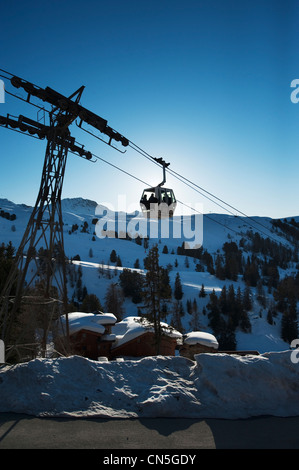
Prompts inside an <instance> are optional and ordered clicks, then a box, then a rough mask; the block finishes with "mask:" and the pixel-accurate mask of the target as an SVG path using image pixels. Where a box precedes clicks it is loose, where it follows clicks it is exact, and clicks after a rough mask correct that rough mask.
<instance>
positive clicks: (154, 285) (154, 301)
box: [143, 244, 163, 354]
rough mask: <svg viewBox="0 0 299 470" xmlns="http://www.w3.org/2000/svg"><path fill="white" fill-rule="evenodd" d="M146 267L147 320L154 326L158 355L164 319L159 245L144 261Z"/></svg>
mask: <svg viewBox="0 0 299 470" xmlns="http://www.w3.org/2000/svg"><path fill="white" fill-rule="evenodd" d="M144 266H145V268H146V270H147V272H146V275H145V287H144V290H143V298H144V304H145V307H146V312H147V313H146V318H147V319H148V320H149V321H150V322H152V323H153V325H154V332H155V347H156V354H159V353H160V344H161V338H162V327H161V321H162V319H163V311H162V302H161V300H162V299H161V277H162V270H161V267H160V265H159V251H158V245H157V244H156V245H154V246H153V247H152V248H150V250H149V253H148V256H147V257H146V258H145V259H144Z"/></svg>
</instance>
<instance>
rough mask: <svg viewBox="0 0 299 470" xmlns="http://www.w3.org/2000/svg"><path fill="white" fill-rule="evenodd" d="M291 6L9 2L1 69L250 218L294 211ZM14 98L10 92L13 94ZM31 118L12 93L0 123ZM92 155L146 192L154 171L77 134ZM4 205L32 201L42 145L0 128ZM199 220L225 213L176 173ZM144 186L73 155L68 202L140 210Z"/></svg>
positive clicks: (298, 167) (222, 0)
mask: <svg viewBox="0 0 299 470" xmlns="http://www.w3.org/2000/svg"><path fill="white" fill-rule="evenodd" d="M298 19H299V8H298V1H297V0H251V1H247V0H246V1H245V0H244V1H243V0H227V1H226V0H213V1H212V0H185V1H184V2H182V1H177V0H149V1H147V2H144V1H140V0H139V1H137V0H127V1H124V0H109V1H106V0H105V1H102V0H85V1H84V2H83V1H79V0H72V1H61V0H60V1H58V0H51V1H48V2H41V1H37V0H28V1H26V2H19V0H17V1H16V0H10V1H9V2H3V4H2V5H1V49H0V58H1V60H0V68H2V69H4V70H8V71H9V72H12V73H14V74H16V75H19V76H20V77H22V78H25V79H27V80H29V81H31V82H33V83H35V84H37V85H39V86H41V87H46V86H50V87H51V88H54V89H56V90H57V91H59V92H60V93H63V94H66V95H70V94H71V93H72V92H73V91H75V90H76V89H78V88H79V87H80V86H81V85H85V87H86V88H85V90H84V93H83V96H82V99H81V104H82V105H83V106H86V107H87V108H89V109H91V110H92V111H93V112H95V113H97V114H99V115H100V116H102V117H103V118H105V119H107V120H108V124H109V125H110V126H111V127H113V128H114V129H116V130H118V131H119V132H121V133H122V134H123V135H125V136H126V137H128V138H129V139H130V140H131V141H133V142H134V143H136V144H137V145H138V146H140V147H141V148H143V149H144V150H146V151H147V152H148V153H150V154H151V155H153V156H157V157H159V156H162V157H164V158H165V160H166V161H169V162H171V167H170V168H172V169H173V170H174V171H176V172H178V173H180V174H182V175H183V176H185V177H186V178H189V179H190V180H192V181H193V182H195V183H196V184H198V185H199V186H201V187H203V188H204V189H206V190H207V191H210V192H211V193H213V194H215V195H216V196H218V197H219V198H221V199H223V200H224V201H226V202H228V203H230V204H231V205H232V206H235V207H236V208H237V209H239V210H241V211H242V212H244V213H246V214H248V215H261V216H270V217H285V216H295V215H299V205H298V201H299V185H298V174H299V158H298V149H299V148H298V147H299V145H298V138H297V135H298V131H299V126H298V124H299V103H298V104H294V103H292V102H291V100H290V94H291V91H292V89H291V88H290V84H291V81H292V80H293V79H296V78H299V60H298V58H299V49H298V39H299V37H298V36H299V33H298ZM14 91H16V90H15V89H14ZM7 113H12V114H14V115H18V114H24V115H27V116H28V117H32V118H34V119H35V118H36V112H35V110H34V108H32V107H30V106H28V105H23V104H22V103H21V102H19V101H18V100H15V99H13V98H11V97H10V96H8V95H7V96H6V102H5V104H0V114H7ZM71 130H72V132H73V134H74V135H75V136H76V137H77V139H78V140H79V141H80V142H81V143H83V144H85V145H86V148H88V149H90V150H91V151H92V152H93V153H95V154H97V155H99V156H101V157H103V158H104V159H107V160H109V161H111V163H113V164H115V165H117V166H120V167H121V168H123V169H124V170H126V171H129V172H131V173H133V174H134V175H136V176H137V177H138V178H140V179H142V180H144V181H146V182H148V183H149V184H150V185H155V184H157V183H159V182H160V181H161V179H162V172H161V171H160V170H159V168H158V167H156V166H155V165H153V164H152V163H151V162H149V161H147V160H146V159H144V158H143V157H141V156H140V155H139V154H138V153H136V152H134V151H133V150H131V149H128V150H127V152H126V153H125V154H120V153H118V152H116V151H114V150H111V149H109V148H108V147H107V146H106V145H104V144H102V143H101V142H100V141H98V140H96V139H93V138H90V137H88V136H87V134H83V133H82V132H81V133H80V134H79V133H78V130H77V129H76V127H75V126H73V127H72V128H71ZM0 143H1V145H0V158H1V171H0V197H6V198H8V199H10V200H13V201H14V202H17V203H20V202H24V203H27V204H30V205H34V203H35V200H36V196H37V192H38V189H39V184H40V177H41V171H42V165H43V159H44V153H45V147H46V143H45V142H44V141H37V140H35V139H30V138H29V137H26V136H24V135H21V134H17V133H15V132H12V131H9V130H7V129H3V128H0ZM167 186H170V187H172V188H173V189H174V190H175V193H176V196H177V198H178V199H179V200H181V201H183V202H185V203H186V204H189V205H193V206H194V205H195V204H197V203H202V204H203V210H204V212H224V211H223V210H222V209H220V208H219V207H218V206H216V205H215V204H212V203H211V202H210V201H208V200H207V199H205V198H203V197H202V196H201V195H200V194H198V193H196V192H194V191H192V190H190V189H189V188H188V187H186V186H185V185H183V184H182V183H180V182H178V181H177V180H176V179H174V178H173V177H170V176H169V178H168V181H167ZM142 190H143V185H142V184H141V183H138V182H137V181H135V180H134V179H131V178H130V177H129V176H126V175H124V174H123V173H121V172H118V171H117V170H115V169H113V168H111V167H109V166H107V165H106V164H104V163H100V162H99V163H96V164H94V165H93V164H91V163H89V162H87V161H85V160H82V159H80V158H79V157H75V156H73V155H71V154H70V155H69V157H68V163H67V169H66V175H65V182H64V189H63V197H84V198H89V199H92V200H95V201H97V202H98V203H104V202H110V203H111V204H112V205H113V206H114V207H116V208H117V195H118V194H120V195H122V197H124V196H125V197H126V201H127V205H129V204H133V205H135V206H136V208H138V202H139V198H140V195H141V192H142Z"/></svg>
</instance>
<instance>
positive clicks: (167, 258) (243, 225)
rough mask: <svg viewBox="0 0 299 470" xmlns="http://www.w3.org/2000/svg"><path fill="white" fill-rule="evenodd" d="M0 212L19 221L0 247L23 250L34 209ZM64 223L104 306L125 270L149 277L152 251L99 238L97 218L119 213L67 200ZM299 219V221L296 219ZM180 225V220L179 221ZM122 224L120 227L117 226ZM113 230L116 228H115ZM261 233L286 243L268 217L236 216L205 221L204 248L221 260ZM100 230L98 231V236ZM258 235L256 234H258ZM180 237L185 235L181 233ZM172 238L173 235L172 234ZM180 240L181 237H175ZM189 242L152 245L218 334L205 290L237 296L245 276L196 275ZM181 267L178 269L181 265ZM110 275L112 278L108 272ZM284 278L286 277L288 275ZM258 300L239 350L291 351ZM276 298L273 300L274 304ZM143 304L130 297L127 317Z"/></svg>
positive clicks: (2, 230) (13, 207) (1, 231)
mask: <svg viewBox="0 0 299 470" xmlns="http://www.w3.org/2000/svg"><path fill="white" fill-rule="evenodd" d="M0 208H1V209H2V210H4V211H7V212H9V213H11V214H13V213H14V214H16V220H14V221H9V220H6V219H4V218H2V217H0V243H2V242H4V243H8V242H9V241H10V240H11V241H12V244H13V246H15V247H16V248H17V247H18V245H19V243H20V241H21V238H22V235H23V232H24V229H25V227H26V224H27V221H28V219H29V216H30V213H31V210H32V208H30V207H28V206H24V205H20V204H14V203H12V202H11V201H8V200H6V199H0ZM62 209H63V220H64V244H65V252H66V255H67V257H69V258H72V257H74V256H75V255H79V256H80V261H73V264H74V265H75V266H77V267H78V266H81V268H82V273H83V276H82V285H85V286H86V287H87V291H88V293H92V294H96V295H97V297H98V298H99V299H100V301H101V303H102V304H104V303H105V295H106V292H107V289H108V287H109V286H110V284H111V283H115V282H118V277H117V276H118V274H119V273H120V272H121V271H122V270H123V269H125V268H129V269H131V270H133V269H134V263H135V261H136V259H138V260H139V263H140V269H139V270H138V271H139V272H143V259H144V258H145V257H146V256H147V253H148V250H145V249H144V247H143V245H141V246H140V245H138V244H137V243H135V242H134V241H131V242H130V241H126V240H123V239H117V238H108V237H105V238H99V237H98V236H95V237H94V236H93V233H94V229H95V226H94V225H93V224H92V220H93V219H94V218H98V217H99V216H100V215H104V217H105V218H106V220H110V219H112V221H113V220H115V221H117V220H118V214H116V215H115V214H114V213H113V212H111V211H108V213H107V212H106V211H105V209H104V208H103V206H100V205H98V204H97V203H96V202H94V201H90V200H86V199H82V198H74V199H63V200H62ZM294 218H295V220H299V217H294ZM174 219H175V223H177V222H178V220H181V219H179V218H178V219H176V217H174ZM84 222H87V223H88V228H87V232H85V233H84V232H82V227H83V224H84ZM74 224H77V225H78V229H77V230H75V231H74V232H72V227H73V225H74ZM116 225H117V224H116ZM111 227H113V225H111ZM131 227H135V228H136V229H138V228H140V227H144V225H143V224H142V223H141V225H140V227H139V226H138V217H136V221H135V223H134V225H131ZM253 227H256V230H258V229H261V230H262V231H263V232H264V233H265V234H266V235H269V234H270V236H271V237H272V238H273V239H277V240H278V241H282V240H283V241H284V242H286V240H285V239H281V238H280V237H279V235H278V234H277V233H275V232H268V231H267V228H269V229H271V219H270V218H267V217H252V218H250V219H247V218H246V217H234V216H231V215H225V214H208V215H206V216H203V220H202V228H203V248H204V249H206V250H208V252H209V253H211V255H212V256H213V257H214V259H215V257H216V255H217V251H219V250H221V247H222V245H223V243H225V242H226V241H228V242H229V241H235V242H236V243H239V240H240V239H241V238H242V237H243V236H244V233H245V232H246V231H247V230H249V229H250V228H252V229H253ZM97 231H98V230H97V229H96V232H97ZM253 231H254V229H253ZM177 232H178V233H179V231H177ZM170 233H171V231H170ZM183 233H184V231H183V230H182V235H183ZM175 235H176V234H175ZM182 241H183V238H177V237H176V236H175V237H174V236H170V237H168V238H164V239H163V238H162V239H159V238H153V239H151V240H150V245H151V244H153V243H158V246H159V256H160V258H159V263H160V264H161V265H162V266H165V267H166V266H167V265H171V266H172V270H171V271H170V272H169V277H170V284H171V286H172V288H173V287H174V283H175V277H176V274H177V272H179V274H180V278H181V282H182V287H183V293H184V296H183V299H182V302H183V305H184V308H185V310H186V302H187V300H188V299H189V300H191V301H193V299H196V302H197V305H198V311H199V323H200V327H201V329H202V330H203V331H205V332H207V333H212V331H211V330H210V329H209V326H208V321H209V320H208V317H207V315H202V314H201V312H202V309H203V307H205V306H206V304H207V303H208V302H209V296H208V295H207V296H206V297H205V298H199V296H198V294H199V292H200V289H201V286H202V284H203V285H204V288H205V291H206V293H207V294H210V293H211V292H212V290H213V289H214V290H215V292H216V294H220V292H221V289H222V288H223V286H224V285H226V286H228V285H230V284H233V286H234V288H235V292H236V291H237V289H238V287H239V286H240V288H241V290H242V291H243V290H244V288H245V285H244V282H243V281H242V279H241V276H239V279H238V281H236V282H232V281H229V280H220V279H218V278H216V277H215V276H213V275H211V274H209V273H208V272H207V271H205V272H197V271H196V262H194V260H193V259H192V258H189V267H186V265H185V256H178V255H177V248H178V247H179V246H181V245H182ZM165 245H166V246H167V248H168V253H167V254H165V253H163V248H164V246H165ZM112 250H115V251H116V253H117V255H119V257H120V259H121V262H122V266H121V267H118V266H115V263H111V262H110V259H109V258H110V253H111V251H112ZM176 262H177V266H176V265H175V264H176ZM99 268H103V269H104V275H103V274H102V275H99ZM108 272H110V275H109V276H108V275H107V273H108ZM282 277H283V273H282ZM68 289H69V297H70V298H71V296H72V289H71V286H70V284H69V285H68ZM251 292H252V300H253V308H252V310H251V311H250V312H249V319H250V322H251V326H252V331H251V333H250V334H248V333H243V332H241V331H238V330H237V331H236V341H237V349H239V350H244V349H247V350H248V349H249V350H257V351H259V352H260V353H264V352H269V351H284V350H286V349H288V348H289V345H288V344H287V343H285V342H284V341H283V340H282V339H281V337H280V331H281V315H280V314H278V317H277V318H276V319H274V323H273V324H272V325H269V323H268V322H267V320H266V316H267V310H268V307H266V308H261V305H260V304H259V303H258V301H257V293H256V289H255V288H252V289H251ZM272 300H273V299H272V298H269V302H271V301H272ZM138 307H139V305H138V304H137V305H136V304H134V303H132V302H131V299H130V298H126V299H125V302H124V317H130V316H138V315H139V313H138ZM170 320H171V318H167V319H166V321H167V323H170ZM190 320H191V316H190V315H189V314H188V313H187V312H186V313H185V315H184V317H183V318H182V325H183V327H184V329H185V332H186V333H187V332H190V326H189V323H190Z"/></svg>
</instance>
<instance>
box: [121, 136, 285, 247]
mask: <svg viewBox="0 0 299 470" xmlns="http://www.w3.org/2000/svg"><path fill="white" fill-rule="evenodd" d="M130 144H132V145H130ZM130 144H129V145H130V147H131V148H132V149H133V150H135V151H136V152H138V153H140V154H141V155H142V156H143V157H145V158H147V159H148V160H151V161H152V162H153V163H155V164H156V165H159V164H158V163H157V162H156V161H155V159H154V157H153V156H151V155H150V154H149V153H147V152H146V151H145V150H143V149H141V148H140V147H138V146H137V145H136V144H134V143H133V142H131V141H130ZM167 172H168V173H169V174H171V175H172V176H173V177H174V178H176V179H178V180H179V181H181V182H182V183H184V184H185V185H186V186H189V187H190V188H191V189H193V190H194V191H196V192H198V193H199V194H201V195H202V196H203V197H205V198H206V199H209V200H210V201H211V202H213V203H214V204H216V205H217V206H219V207H221V208H222V209H224V210H226V211H227V212H229V213H230V214H232V215H233V216H234V217H239V216H238V215H236V214H235V213H234V212H232V211H230V210H229V209H227V208H226V207H223V206H222V205H221V204H219V203H217V202H215V201H214V200H213V199H211V198H210V197H208V196H206V195H205V194H203V193H201V192H200V191H199V189H200V190H201V191H203V192H204V193H206V194H208V195H209V196H212V197H213V198H214V199H217V200H218V201H220V202H222V203H223V204H225V206H227V207H230V208H231V209H233V210H234V211H236V212H238V213H239V214H241V215H242V216H243V217H246V218H247V219H249V220H251V221H252V222H253V223H254V224H257V225H260V226H261V227H263V228H264V229H266V230H267V231H268V232H270V230H269V228H268V227H266V225H264V224H262V223H261V222H259V221H256V220H254V219H253V218H252V217H251V216H249V215H247V214H245V213H244V212H242V211H240V210H239V209H237V208H236V207H234V206H232V205H231V204H229V203H227V202H225V201H224V200H223V199H221V198H219V197H217V196H216V195H214V194H213V193H211V192H209V191H207V190H206V189H204V188H202V187H201V186H199V185H197V184H196V183H193V182H192V181H191V180H189V179H188V178H185V177H184V176H182V175H181V174H179V173H177V172H175V171H174V170H172V169H169V168H168V169H167ZM191 185H192V186H194V187H192V186H191ZM196 188H198V189H196ZM244 222H245V223H246V224H247V225H249V227H251V228H254V229H255V230H258V231H259V232H260V233H262V234H263V235H265V236H266V237H268V238H270V239H272V240H273V241H274V242H276V243H277V240H275V239H274V238H273V237H272V234H271V235H269V234H268V233H265V232H263V231H262V230H261V229H259V228H258V227H256V226H254V225H252V224H250V222H249V221H248V220H247V221H246V220H245V221H244ZM270 233H271V232H270Z"/></svg>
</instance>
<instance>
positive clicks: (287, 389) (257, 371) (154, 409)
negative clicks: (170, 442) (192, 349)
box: [0, 351, 299, 419]
mask: <svg viewBox="0 0 299 470" xmlns="http://www.w3.org/2000/svg"><path fill="white" fill-rule="evenodd" d="M298 393H299V366H298V364H293V363H292V362H291V352H290V351H284V352H277V353H276V352H275V353H265V354H263V355H261V356H246V357H241V356H237V355H227V354H220V353H214V354H199V355H197V356H196V361H191V360H189V359H186V358H183V357H166V356H157V357H147V358H143V359H139V360H136V361H134V360H125V361H121V362H119V361H111V362H96V361H92V360H89V359H86V358H83V357H79V356H72V357H69V358H59V359H35V360H33V361H30V362H28V363H25V364H18V365H16V366H12V367H5V368H2V369H0V396H1V400H0V412H17V413H27V414H30V415H35V416H56V417H66V416H68V417H117V418H130V417H173V418H178V417H181V418H224V419H238V418H248V417H251V416H259V415H272V416H298V415H299V400H298Z"/></svg>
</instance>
